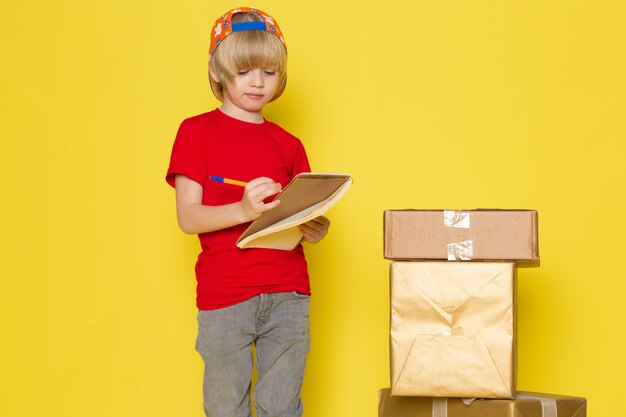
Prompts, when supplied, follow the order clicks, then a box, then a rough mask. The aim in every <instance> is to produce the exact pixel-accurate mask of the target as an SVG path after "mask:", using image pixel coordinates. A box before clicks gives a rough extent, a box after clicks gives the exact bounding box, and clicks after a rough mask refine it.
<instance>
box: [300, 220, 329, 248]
mask: <svg viewBox="0 0 626 417" xmlns="http://www.w3.org/2000/svg"><path fill="white" fill-rule="evenodd" d="M329 227H330V220H328V219H327V218H326V217H324V216H319V217H316V218H315V219H313V220H311V221H308V222H306V223H304V224H301V225H300V231H301V232H302V234H303V235H304V240H305V241H306V242H309V243H317V242H319V241H320V240H322V239H323V238H324V236H326V234H327V233H328V228H329Z"/></svg>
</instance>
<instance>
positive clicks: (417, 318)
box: [390, 262, 516, 398]
mask: <svg viewBox="0 0 626 417" xmlns="http://www.w3.org/2000/svg"><path fill="white" fill-rule="evenodd" d="M515 272H516V269H515V264H514V263H511V262H392V263H391V271H390V281H391V283H390V291H391V329H390V353H391V355H390V356H391V392H392V395H419V396H427V397H469V398H473V397H478V398H513V397H514V396H515V364H516V357H515V294H514V289H515Z"/></svg>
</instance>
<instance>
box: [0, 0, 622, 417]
mask: <svg viewBox="0 0 626 417" xmlns="http://www.w3.org/2000/svg"><path fill="white" fill-rule="evenodd" d="M240 5H242V4H240V3H239V2H236V3H235V2H231V1H224V2H217V1H202V2H201V1H183V2H172V1H168V2H166V1H156V2H151V1H131V2H128V1H121V0H110V1H97V2H82V1H76V0H58V1H52V2H45V1H41V0H40V1H30V2H8V1H7V2H3V3H2V6H1V7H0V16H1V17H0V20H1V25H0V27H1V31H2V36H1V37H0V39H1V40H0V43H1V46H2V66H1V67H0V74H1V91H2V100H1V103H2V108H1V115H2V123H1V125H0V131H1V147H0V182H1V183H0V185H1V191H2V205H1V208H0V210H1V215H2V220H1V224H2V229H1V236H2V239H1V243H0V245H1V246H0V275H1V284H0V285H1V287H0V335H1V336H0V337H1V338H2V339H1V340H2V343H1V344H0V415H1V416H2V417H35V416H44V415H45V416H55V417H56V416H58V417H79V416H80V417H84V416H89V417H100V416H107V417H109V416H117V417H137V416H151V417H158V416H164V417H165V416H168V417H171V416H198V417H199V416H201V415H202V410H201V390H200V386H201V360H200V358H199V356H198V355H197V354H196V352H195V351H194V349H193V345H194V340H195V332H196V327H195V326H196V323H195V313H196V310H195V306H194V289H195V282H194V275H193V263H194V260H195V257H196V255H197V252H198V250H199V247H198V243H197V241H196V238H195V237H193V236H187V235H184V234H183V233H182V232H181V231H180V230H179V229H178V227H177V225H176V220H175V210H174V191H173V190H172V189H171V188H169V187H168V186H167V185H166V183H165V181H164V174H165V170H166V168H167V165H168V161H169V153H170V149H171V145H172V141H173V139H174V135H175V133H176V130H177V128H178V125H179V123H180V121H181V120H182V119H183V118H185V117H188V116H191V115H194V114H198V113H201V112H204V111H207V110H210V109H213V108H215V107H216V105H217V104H218V103H217V101H216V100H215V99H214V98H213V97H212V95H211V93H210V89H209V85H208V82H207V76H206V51H207V49H208V36H209V31H210V26H211V24H212V22H213V21H214V20H215V18H217V16H218V15H220V14H221V13H222V12H224V11H226V10H227V9H229V8H232V7H235V6H240ZM256 6H257V7H259V8H261V9H264V10H267V11H268V12H269V13H270V14H272V15H274V16H275V17H276V18H277V19H278V22H279V23H280V24H281V28H282V29H283V31H284V33H285V36H286V40H287V44H288V46H289V48H290V56H289V85H288V87H287V90H286V93H285V94H284V96H283V97H282V98H281V99H279V100H278V101H277V102H275V103H273V104H271V105H270V106H268V108H267V112H266V117H267V118H268V119H270V120H273V121H276V122H278V123H279V124H281V125H282V126H283V127H285V128H286V129H287V130H289V131H291V132H292V133H294V134H295V135H297V136H298V137H300V138H301V139H302V140H303V142H304V143H305V145H306V147H307V148H308V152H309V157H310V160H311V162H312V165H313V168H314V169H316V170H319V171H328V170H333V171H345V172H348V173H351V174H352V175H353V176H354V178H355V184H354V186H353V188H352V189H351V190H350V192H349V193H348V194H347V196H346V197H345V199H344V200H342V202H341V203H340V204H339V205H338V206H336V207H335V208H333V209H332V211H331V212H330V213H329V216H330V217H331V218H332V221H333V225H332V228H331V233H330V235H329V236H328V237H327V239H326V240H325V241H324V242H323V243H321V244H319V245H317V246H311V247H309V248H307V255H308V257H309V260H310V270H311V274H312V289H313V292H314V297H313V301H312V333H313V345H312V351H311V354H310V357H309V365H308V369H307V375H306V381H305V387H304V393H303V396H304V401H305V408H306V412H305V415H306V416H307V417H332V416H339V417H345V416H358V417H375V416H376V415H377V391H378V389H379V388H382V387H386V386H388V385H389V382H388V373H389V365H388V320H389V318H388V317H389V312H388V265H389V262H388V261H386V260H384V259H383V257H382V213H383V210H385V209H391V208H474V207H499V208H533V209H537V210H538V211H539V215H540V221H539V234H540V252H541V260H542V265H541V267H540V268H538V269H524V270H521V271H520V272H519V293H518V301H519V305H518V312H519V315H518V320H519V380H518V387H519V388H520V389H526V390H535V391H540V392H551V393H559V394H570V395H577V396H585V397H587V398H588V400H589V411H590V416H593V417H609V416H616V415H620V413H623V412H624V411H625V410H626V406H624V402H623V398H621V396H622V395H623V386H620V385H623V384H621V381H623V380H624V375H626V361H624V356H623V352H625V351H626V338H625V336H624V332H625V330H626V329H625V328H624V327H625V326H624V314H623V311H624V305H625V304H626V303H625V295H626V283H625V282H626V279H625V278H626V276H625V274H624V262H623V257H624V249H623V248H624V238H625V234H626V233H625V232H626V215H625V214H626V203H625V202H624V182H625V181H626V168H624V165H625V163H626V157H625V153H626V146H625V145H624V142H623V141H624V138H625V134H626V128H625V124H624V119H625V117H624V116H625V115H626V106H625V98H624V97H626V83H625V77H624V74H625V73H626V65H625V63H626V58H625V56H626V55H625V52H626V51H625V49H626V48H625V41H626V36H625V35H626V29H625V26H624V18H625V17H626V13H625V12H626V7H625V6H624V3H623V2H622V1H621V0H613V1H611V0H598V1H594V2H583V1H572V0H555V1H545V0H529V1H516V2H506V1H504V2H498V1H485V0H459V1H408V0H405V1H400V0H391V1H385V2H357V1H351V2H348V1H346V2H338V1H327V0H320V1H317V2H300V3H299V2H294V1H286V0H282V1H278V0H277V1H259V2H257V3H256Z"/></svg>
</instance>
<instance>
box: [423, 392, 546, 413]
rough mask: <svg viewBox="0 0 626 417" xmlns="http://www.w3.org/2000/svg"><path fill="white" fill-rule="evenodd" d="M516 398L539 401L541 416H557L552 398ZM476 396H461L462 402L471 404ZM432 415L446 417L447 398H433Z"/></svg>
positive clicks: (520, 396)
mask: <svg viewBox="0 0 626 417" xmlns="http://www.w3.org/2000/svg"><path fill="white" fill-rule="evenodd" d="M515 399H516V400H534V401H539V402H540V403H541V417H558V414H557V407H556V400H555V399H554V398H547V397H538V396H536V395H527V394H518V395H516V396H515ZM475 400H476V398H463V403H464V404H465V405H467V406H470V405H472V403H473V402H474V401H475ZM487 401H489V400H487ZM432 417H448V399H447V398H433V413H432Z"/></svg>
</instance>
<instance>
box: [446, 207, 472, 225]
mask: <svg viewBox="0 0 626 417" xmlns="http://www.w3.org/2000/svg"><path fill="white" fill-rule="evenodd" d="M443 225H444V226H445V227H456V228H459V229H469V228H470V213H469V211H456V210H444V211H443Z"/></svg>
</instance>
